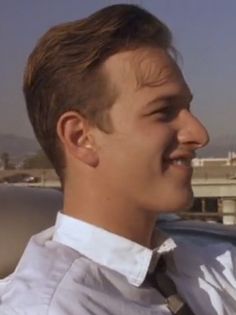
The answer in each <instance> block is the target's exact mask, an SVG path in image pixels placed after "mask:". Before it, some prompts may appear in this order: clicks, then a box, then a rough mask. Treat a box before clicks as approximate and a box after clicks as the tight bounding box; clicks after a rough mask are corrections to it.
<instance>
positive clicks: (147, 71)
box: [106, 48, 185, 89]
mask: <svg viewBox="0 0 236 315" xmlns="http://www.w3.org/2000/svg"><path fill="white" fill-rule="evenodd" d="M106 67H107V69H108V71H109V70H111V69H112V71H109V72H110V76H111V79H113V80H114V81H115V82H116V83H117V82H119V83H120V84H122V83H123V84H125V83H126V82H127V79H129V83H131V82H130V81H133V84H134V85H135V87H136V89H140V88H142V87H146V86H149V87H152V86H153V87H154V86H160V85H162V84H165V83H167V82H174V81H178V82H179V83H180V81H181V83H185V81H184V78H183V75H182V72H181V70H180V69H179V67H178V65H177V64H176V62H175V61H174V60H173V58H172V57H171V56H170V55H169V54H168V52H166V51H165V50H163V49H160V48H148V49H147V48H146V49H145V48H143V49H137V50H134V51H125V52H121V53H117V54H115V55H113V56H112V57H110V58H109V60H108V61H107V63H106Z"/></svg>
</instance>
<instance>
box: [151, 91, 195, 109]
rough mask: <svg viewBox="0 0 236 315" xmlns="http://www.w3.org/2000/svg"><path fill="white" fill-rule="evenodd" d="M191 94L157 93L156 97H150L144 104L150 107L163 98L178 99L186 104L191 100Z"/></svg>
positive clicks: (163, 99)
mask: <svg viewBox="0 0 236 315" xmlns="http://www.w3.org/2000/svg"><path fill="white" fill-rule="evenodd" d="M193 97H194V96H193V94H192V93H188V94H187V95H177V94H174V93H173V94H166V95H165V94H163V95H159V96H157V97H155V98H154V99H152V100H151V101H149V102H148V103H146V104H145V107H146V108H147V107H152V106H155V105H156V103H158V102H161V101H165V100H174V101H179V102H183V103H186V104H190V103H191V102H192V100H193Z"/></svg>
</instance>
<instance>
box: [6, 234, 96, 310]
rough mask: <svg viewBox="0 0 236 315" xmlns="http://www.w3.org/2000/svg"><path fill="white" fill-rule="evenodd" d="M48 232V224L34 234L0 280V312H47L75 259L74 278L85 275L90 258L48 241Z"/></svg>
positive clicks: (49, 239) (49, 238)
mask: <svg viewBox="0 0 236 315" xmlns="http://www.w3.org/2000/svg"><path fill="white" fill-rule="evenodd" d="M52 233H53V228H50V229H48V230H45V231H43V232H41V233H39V234H37V235H34V236H33V237H32V238H31V240H30V241H29V243H28V245H27V247H26V249H25V251H24V254H23V255H22V257H21V259H20V261H19V263H18V266H17V267H16V270H15V271H14V272H13V274H11V275H10V276H8V277H7V278H6V279H3V280H0V314H1V315H21V314H22V315H25V314H34V311H35V310H36V313H37V314H38V313H40V314H49V309H50V308H51V305H52V303H53V302H54V301H55V299H56V298H57V294H58V291H60V290H58V288H59V287H60V286H61V284H62V282H63V281H64V279H65V277H66V275H67V274H68V272H70V270H71V268H73V265H74V263H75V262H76V267H77V269H76V272H77V271H78V272H77V274H76V276H77V278H81V279H82V278H83V277H85V276H86V273H87V269H86V268H87V264H88V265H89V263H90V262H89V261H88V260H87V259H86V258H85V257H83V256H82V255H81V254H80V253H78V252H77V251H75V250H73V249H71V248H69V247H67V246H64V245H62V244H59V243H57V242H55V241H51V236H52ZM74 270H75V268H74ZM74 270H73V272H74ZM39 310H40V311H39Z"/></svg>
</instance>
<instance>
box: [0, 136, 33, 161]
mask: <svg viewBox="0 0 236 315" xmlns="http://www.w3.org/2000/svg"><path fill="white" fill-rule="evenodd" d="M38 149H39V144H38V143H37V141H36V140H35V139H29V138H25V137H20V136H16V135H9V134H0V154H2V153H3V152H7V153H9V154H10V156H12V157H14V158H20V157H23V156H25V155H30V154H33V153H35V152H36V151H37V150H38Z"/></svg>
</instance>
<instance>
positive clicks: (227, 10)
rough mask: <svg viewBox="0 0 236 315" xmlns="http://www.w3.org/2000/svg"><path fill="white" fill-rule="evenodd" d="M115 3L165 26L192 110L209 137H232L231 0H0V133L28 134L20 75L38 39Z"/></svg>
mask: <svg viewBox="0 0 236 315" xmlns="http://www.w3.org/2000/svg"><path fill="white" fill-rule="evenodd" d="M115 3H133V4H139V5H141V6H143V7H144V8H146V9H148V10H149V11H150V12H151V13H153V14H154V15H156V16H158V17H159V18H160V19H161V20H162V21H163V22H165V23H166V24H167V25H168V26H169V27H170V29H171V30H172V33H173V36H174V44H175V46H176V47H177V49H178V51H179V52H180V53H181V55H182V59H183V61H181V68H182V70H183V72H184V74H185V77H186V79H187V81H188V83H189V85H190V87H191V89H192V91H193V94H194V101H193V104H192V111H193V113H195V114H196V115H197V116H198V117H199V118H200V119H201V120H202V122H203V123H204V124H205V125H206V127H207V128H208V130H209V133H210V136H211V138H212V140H213V141H216V140H217V139H218V138H219V137H220V138H222V137H225V136H229V137H231V138H232V137H234V136H236V124H235V121H236V79H235V75H236V62H235V58H236V35H235V34H236V19H235V12H236V1H235V0H143V1H141V0H139V1H108V0H96V1H95V0H40V1H37V0H20V1H19V0H0V8H1V10H0V133H2V134H9V133H10V134H16V135H20V136H24V137H28V138H33V137H34V136H33V131H32V128H31V126H30V123H29V122H28V118H27V114H26V110H25V104H24V98H23V94H22V77H23V72H24V67H25V64H26V60H27V57H28V55H29V53H30V52H31V50H32V49H33V47H34V45H35V43H36V42H37V40H38V39H39V37H40V36H41V35H42V34H43V33H44V32H45V31H47V29H48V28H49V27H51V26H53V25H55V24H59V23H62V22H65V21H69V20H76V19H80V18H83V17H85V16H87V15H89V14H91V13H93V12H94V11H96V10H98V9H100V8H102V7H104V6H107V5H110V4H115ZM108 18H109V17H108Z"/></svg>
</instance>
